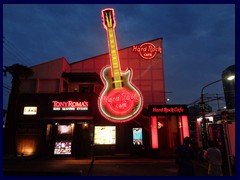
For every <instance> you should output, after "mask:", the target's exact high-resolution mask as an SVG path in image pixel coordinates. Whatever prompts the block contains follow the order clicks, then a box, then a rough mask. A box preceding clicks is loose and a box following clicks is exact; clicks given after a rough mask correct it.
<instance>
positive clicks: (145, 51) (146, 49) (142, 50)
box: [132, 43, 162, 59]
mask: <svg viewBox="0 0 240 180" xmlns="http://www.w3.org/2000/svg"><path fill="white" fill-rule="evenodd" d="M132 52H138V53H139V54H140V56H141V57H142V58H144V59H152V58H154V57H155V56H156V54H157V53H162V48H161V47H160V46H159V47H156V46H154V45H153V44H152V43H143V44H142V45H140V46H133V47H132Z"/></svg>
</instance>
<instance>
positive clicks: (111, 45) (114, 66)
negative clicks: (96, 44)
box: [107, 27, 122, 87]
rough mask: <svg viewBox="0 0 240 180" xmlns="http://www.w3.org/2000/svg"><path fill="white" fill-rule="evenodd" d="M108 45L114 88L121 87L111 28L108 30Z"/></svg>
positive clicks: (116, 51) (118, 63)
mask: <svg viewBox="0 0 240 180" xmlns="http://www.w3.org/2000/svg"><path fill="white" fill-rule="evenodd" d="M107 34H108V43H109V51H110V52H109V53H110V60H111V67H112V76H113V78H114V83H115V86H117V87H119V86H121V84H122V83H121V72H120V69H121V68H120V62H119V57H118V50H117V44H116V39H115V32H114V29H113V27H111V28H108V30H107Z"/></svg>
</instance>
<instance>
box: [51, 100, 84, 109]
mask: <svg viewBox="0 0 240 180" xmlns="http://www.w3.org/2000/svg"><path fill="white" fill-rule="evenodd" d="M52 103H53V110H54V111H60V110H63V111H74V110H88V102H87V101H52Z"/></svg>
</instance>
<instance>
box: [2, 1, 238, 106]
mask: <svg viewBox="0 0 240 180" xmlns="http://www.w3.org/2000/svg"><path fill="white" fill-rule="evenodd" d="M107 7H112V8H114V9H115V14H116V19H117V26H116V37H117V41H118V42H117V43H118V48H119V49H122V48H126V47H129V46H132V45H135V44H139V43H142V42H146V41H150V40H153V39H156V38H160V37H163V58H164V59H163V60H164V68H165V69H164V74H165V86H166V91H167V92H172V93H167V94H166V96H167V98H169V99H170V101H169V102H168V104H190V103H192V102H193V101H195V100H196V99H198V98H199V97H200V91H201V88H202V87H203V86H205V85H206V84H208V83H211V82H213V81H216V80H218V79H221V74H222V71H223V70H225V69H226V68H227V67H228V66H230V65H233V64H235V4H195V5H194V4H191V5H190V4H173V5H172V4H113V5H111V4H110V5H109V4H108V5H105V4H97V5H94V4H91V5H89V4H71V5H70V4H63V5H60V4H59V5H58V4H17V5H13V4H4V5H3V65H4V66H10V65H12V64H15V63H19V64H23V65H26V66H29V67H31V66H33V65H37V64H40V63H44V62H47V61H51V60H54V59H57V58H59V57H65V58H66V59H67V60H68V62H69V63H73V62H77V61H81V60H83V59H86V58H91V57H94V56H98V55H101V54H104V53H108V47H107V37H106V32H105V29H104V28H103V26H102V20H101V10H102V9H104V8H107ZM120 59H121V57H120ZM10 88H11V76H10V75H8V76H7V77H3V97H4V99H3V107H4V108H6V107H7V100H8V99H7V97H8V95H9V92H10ZM204 92H205V93H208V94H209V95H214V94H218V95H219V96H224V95H223V88H222V84H221V83H216V84H214V85H212V86H209V87H208V88H206V89H205V91H204ZM216 104H217V102H212V103H211V104H210V105H212V106H216ZM220 106H221V107H223V106H224V102H223V101H220Z"/></svg>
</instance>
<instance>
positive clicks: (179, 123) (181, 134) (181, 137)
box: [177, 117, 183, 144]
mask: <svg viewBox="0 0 240 180" xmlns="http://www.w3.org/2000/svg"><path fill="white" fill-rule="evenodd" d="M177 119H178V128H179V135H180V143H181V144H183V128H182V120H181V117H178V118H177Z"/></svg>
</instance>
